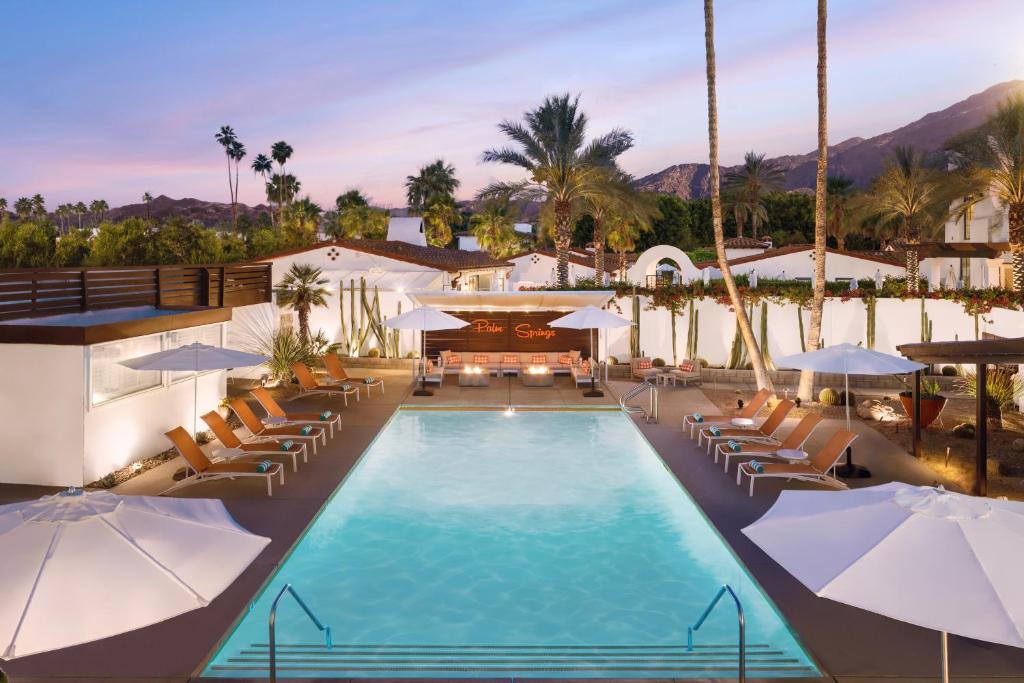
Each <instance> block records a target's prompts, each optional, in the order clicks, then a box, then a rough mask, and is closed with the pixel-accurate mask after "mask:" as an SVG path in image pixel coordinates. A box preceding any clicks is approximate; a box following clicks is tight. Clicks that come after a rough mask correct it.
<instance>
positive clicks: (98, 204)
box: [89, 199, 110, 225]
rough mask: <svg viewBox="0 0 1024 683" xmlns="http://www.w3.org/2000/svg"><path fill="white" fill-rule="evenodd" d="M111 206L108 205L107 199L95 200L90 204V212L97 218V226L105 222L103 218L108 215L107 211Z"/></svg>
mask: <svg viewBox="0 0 1024 683" xmlns="http://www.w3.org/2000/svg"><path fill="white" fill-rule="evenodd" d="M109 208H110V206H109V205H108V204H107V200H105V199H94V200H92V202H90V203H89V212H90V213H92V214H93V215H94V216H95V217H96V223H97V225H98V224H99V223H102V222H103V216H104V215H105V214H106V213H107V209H109Z"/></svg>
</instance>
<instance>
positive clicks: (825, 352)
mask: <svg viewBox="0 0 1024 683" xmlns="http://www.w3.org/2000/svg"><path fill="white" fill-rule="evenodd" d="M774 360H775V367H777V368H793V369H796V370H811V371H813V372H828V373H834V374H841V375H842V376H843V388H844V391H845V394H846V400H845V401H844V403H845V404H846V428H847V429H849V428H850V399H849V396H850V375H905V374H907V373H908V372H914V371H915V370H921V369H923V368H925V367H927V366H926V365H924V364H923V363H916V362H914V361H912V360H907V359H906V358H903V357H902V356H892V355H889V354H888V353H881V352H880V351H871V350H868V349H865V348H863V347H860V346H855V345H853V344H836V345H835V346H828V347H825V348H824V349H818V350H816V351H807V352H805V353H795V354H793V355H791V356H783V357H781V358H776V359H774ZM840 470H841V471H840V474H841V476H844V477H848V478H849V477H858V478H861V477H869V476H871V473H870V472H868V470H867V469H865V468H863V467H860V466H858V465H854V464H853V459H852V456H851V454H850V449H847V450H846V465H845V466H844V467H842V468H840Z"/></svg>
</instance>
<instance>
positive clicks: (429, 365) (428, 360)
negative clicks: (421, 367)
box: [427, 358, 434, 372]
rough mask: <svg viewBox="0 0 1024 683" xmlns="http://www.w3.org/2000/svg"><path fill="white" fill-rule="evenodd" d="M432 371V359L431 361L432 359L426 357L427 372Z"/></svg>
mask: <svg viewBox="0 0 1024 683" xmlns="http://www.w3.org/2000/svg"><path fill="white" fill-rule="evenodd" d="M433 371H434V361H432V360H430V359H429V358H428V359H427V372H433Z"/></svg>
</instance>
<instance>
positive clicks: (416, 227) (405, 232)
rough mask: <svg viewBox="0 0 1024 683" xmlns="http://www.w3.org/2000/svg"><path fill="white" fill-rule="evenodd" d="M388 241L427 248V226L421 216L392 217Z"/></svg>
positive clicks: (389, 224)
mask: <svg viewBox="0 0 1024 683" xmlns="http://www.w3.org/2000/svg"><path fill="white" fill-rule="evenodd" d="M387 239H388V241H391V242H407V243H409V244H417V245H419V246H421V247H425V246H427V233H426V226H424V224H423V218H421V217H420V216H392V217H391V218H390V219H389V220H388V237H387Z"/></svg>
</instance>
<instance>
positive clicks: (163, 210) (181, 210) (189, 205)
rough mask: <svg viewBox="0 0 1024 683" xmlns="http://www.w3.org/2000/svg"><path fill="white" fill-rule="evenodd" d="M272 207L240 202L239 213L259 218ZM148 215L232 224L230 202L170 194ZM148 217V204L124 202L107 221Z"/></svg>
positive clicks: (153, 205)
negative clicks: (172, 195) (174, 197)
mask: <svg viewBox="0 0 1024 683" xmlns="http://www.w3.org/2000/svg"><path fill="white" fill-rule="evenodd" d="M269 211H270V207H269V206H267V205H266V204H259V205H257V206H246V205H245V204H239V205H238V215H239V216H249V217H250V218H252V219H254V220H255V219H256V216H257V215H258V214H260V213H268V212H269ZM149 215H150V216H151V217H152V218H153V219H154V220H163V219H165V218H169V217H171V216H180V217H182V218H184V219H185V220H186V221H190V222H191V221H199V222H200V223H202V224H203V225H206V226H214V225H217V224H218V223H223V224H225V225H226V224H229V223H231V205H230V204H226V203H222V202H207V201H203V200H202V199H193V198H191V197H185V198H184V199H171V198H170V197H168V196H167V195H160V196H159V197H156V198H154V199H153V201H152V202H150V204H149ZM145 216H146V205H145V204H141V203H140V204H125V205H124V206H119V207H117V208H116V209H111V210H110V211H108V212H107V215H106V218H107V220H114V221H120V220H124V219H125V218H132V217H140V218H144V217H145Z"/></svg>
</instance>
